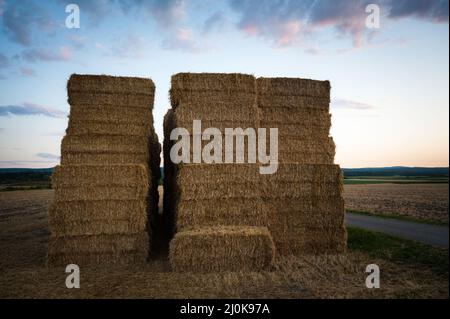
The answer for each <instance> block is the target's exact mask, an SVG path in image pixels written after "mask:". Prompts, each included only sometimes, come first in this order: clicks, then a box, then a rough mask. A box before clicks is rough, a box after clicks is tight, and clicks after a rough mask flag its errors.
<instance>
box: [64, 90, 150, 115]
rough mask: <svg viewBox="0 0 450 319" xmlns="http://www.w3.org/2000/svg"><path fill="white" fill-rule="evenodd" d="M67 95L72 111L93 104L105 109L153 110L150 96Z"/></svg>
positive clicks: (109, 94) (79, 93) (76, 93)
mask: <svg viewBox="0 0 450 319" xmlns="http://www.w3.org/2000/svg"><path fill="white" fill-rule="evenodd" d="M68 95H69V99H68V102H69V104H70V105H71V106H72V107H71V108H72V109H73V108H74V107H75V106H79V107H82V108H85V107H89V106H90V105H93V104H94V105H97V106H98V105H102V106H106V107H111V106H114V107H123V108H136V109H139V110H142V111H145V110H152V109H153V96H150V95H142V94H139V95H135V94H122V93H101V92H99V93H97V92H90V93H87V92H69V93H68Z"/></svg>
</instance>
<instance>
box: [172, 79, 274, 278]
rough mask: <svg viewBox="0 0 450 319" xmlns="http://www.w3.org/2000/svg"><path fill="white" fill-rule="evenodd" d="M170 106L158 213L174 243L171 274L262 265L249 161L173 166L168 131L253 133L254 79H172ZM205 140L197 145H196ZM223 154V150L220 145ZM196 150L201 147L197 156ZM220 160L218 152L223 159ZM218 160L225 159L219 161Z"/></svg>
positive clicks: (265, 240) (266, 242)
mask: <svg viewBox="0 0 450 319" xmlns="http://www.w3.org/2000/svg"><path fill="white" fill-rule="evenodd" d="M170 96H171V104H172V109H171V110H169V112H168V113H167V114H166V117H165V120H164V135H165V136H164V169H165V171H164V189H165V194H166V195H167V196H164V212H165V215H166V216H167V221H168V224H169V227H170V229H171V231H172V232H173V233H175V235H174V238H173V239H172V241H171V243H170V262H171V265H172V267H173V269H174V270H177V271H234V270H245V269H250V270H259V269H265V268H268V267H269V266H270V265H271V263H272V260H273V256H274V247H273V242H272V238H271V236H270V233H269V231H268V229H267V227H265V226H266V225H267V219H266V218H265V215H264V210H263V209H262V203H261V201H260V198H261V194H260V190H261V189H260V187H258V184H259V171H258V165H257V164H256V163H251V164H224V163H223V161H222V163H211V164H209V163H208V164H206V163H203V164H202V163H198V162H197V163H192V162H193V156H192V155H193V154H192V151H191V154H190V163H189V164H186V163H180V164H174V163H173V162H172V161H171V159H170V149H171V147H172V145H173V144H174V143H175V142H176V141H170V133H171V131H172V129H174V128H176V127H183V128H186V129H187V130H188V132H187V133H186V134H187V137H188V138H189V139H190V141H191V142H190V143H191V150H192V149H193V147H192V141H193V139H196V138H199V141H201V140H202V139H201V136H194V135H193V133H194V132H193V131H192V126H193V120H201V121H202V123H201V124H202V127H204V128H207V127H214V128H218V129H220V130H221V132H222V133H223V132H224V129H225V128H236V127H240V128H247V127H251V128H257V117H256V116H255V114H256V113H257V105H256V81H255V78H254V77H253V76H250V75H242V74H189V73H181V74H177V75H174V76H173V77H172V87H171V92H170ZM207 143H208V141H202V142H201V144H202V146H203V145H205V144H207ZM222 149H223V150H225V148H224V145H223V147H222ZM201 151H202V150H201V149H200V152H201ZM223 155H224V154H223ZM222 159H224V156H223V157H222Z"/></svg>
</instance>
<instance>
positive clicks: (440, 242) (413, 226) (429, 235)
mask: <svg viewBox="0 0 450 319" xmlns="http://www.w3.org/2000/svg"><path fill="white" fill-rule="evenodd" d="M346 223H347V225H349V226H355V227H361V228H365V229H369V230H373V231H378V232H382V233H386V234H389V235H393V236H397V237H401V238H406V239H411V240H415V241H419V242H422V243H424V244H429V245H433V246H440V247H447V248H448V226H440V225H427V224H420V223H414V222H408V221H403V220H396V219H389V218H381V217H374V216H366V215H359V214H352V213H347V214H346Z"/></svg>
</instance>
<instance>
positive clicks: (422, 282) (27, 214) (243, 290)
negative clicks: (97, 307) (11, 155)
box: [0, 190, 448, 298]
mask: <svg viewBox="0 0 450 319" xmlns="http://www.w3.org/2000/svg"><path fill="white" fill-rule="evenodd" d="M52 198H53V192H52V190H32V191H10V192H0V298H36V297H40V298H47V297H49V298H118V297H125V298H130V297H139V298H215V297H216V298H404V297H407V298H430V297H437V298H448V274H447V275H437V274H435V273H433V272H432V271H431V270H429V269H427V268H426V267H422V268H421V267H418V266H417V265H405V264H396V263H393V262H390V261H387V260H384V259H377V258H373V257H370V256H369V255H368V254H366V253H363V252H359V251H353V250H351V249H349V251H348V253H347V254H345V255H340V256H319V257H302V258H296V257H284V258H279V259H278V260H277V261H276V263H275V265H274V267H273V269H272V270H271V271H265V272H260V273H256V272H255V273H252V272H247V273H221V274H218V273H217V274H192V273H188V274H181V273H174V272H172V271H171V270H170V267H169V264H168V261H167V257H166V255H165V254H161V255H158V256H157V257H153V258H151V259H150V260H149V262H148V263H147V264H146V265H142V266H135V267H120V268H117V267H111V268H108V269H99V268H86V269H81V288H80V289H67V288H66V287H65V278H66V273H65V271H64V268H46V267H45V259H46V251H47V243H48V238H49V236H50V231H49V229H48V220H47V207H48V205H49V203H50V202H51V200H52ZM371 263H376V264H378V265H379V266H380V269H381V271H382V286H381V288H380V289H367V288H366V286H365V278H366V275H367V274H366V273H365V269H366V265H368V264H371Z"/></svg>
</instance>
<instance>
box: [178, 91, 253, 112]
mask: <svg viewBox="0 0 450 319" xmlns="http://www.w3.org/2000/svg"><path fill="white" fill-rule="evenodd" d="M170 103H171V106H172V107H173V108H174V109H178V108H180V109H181V108H185V105H190V106H192V105H205V104H209V105H211V104H214V103H222V104H223V105H232V106H233V105H242V106H245V107H248V106H250V105H256V94H255V93H240V92H239V93H237V92H225V91H192V92H185V91H180V90H171V93H170Z"/></svg>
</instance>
